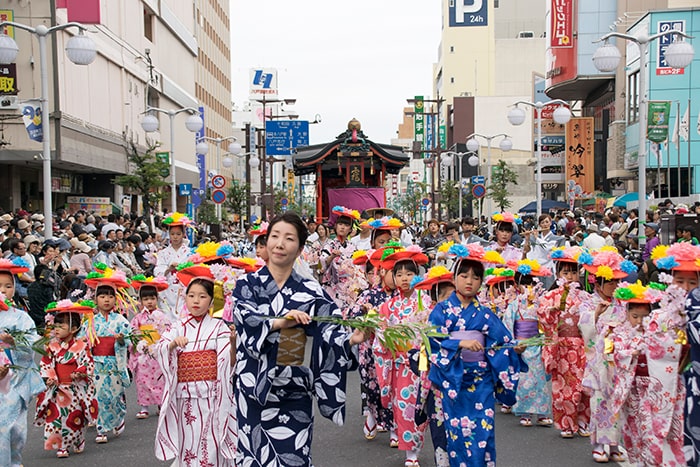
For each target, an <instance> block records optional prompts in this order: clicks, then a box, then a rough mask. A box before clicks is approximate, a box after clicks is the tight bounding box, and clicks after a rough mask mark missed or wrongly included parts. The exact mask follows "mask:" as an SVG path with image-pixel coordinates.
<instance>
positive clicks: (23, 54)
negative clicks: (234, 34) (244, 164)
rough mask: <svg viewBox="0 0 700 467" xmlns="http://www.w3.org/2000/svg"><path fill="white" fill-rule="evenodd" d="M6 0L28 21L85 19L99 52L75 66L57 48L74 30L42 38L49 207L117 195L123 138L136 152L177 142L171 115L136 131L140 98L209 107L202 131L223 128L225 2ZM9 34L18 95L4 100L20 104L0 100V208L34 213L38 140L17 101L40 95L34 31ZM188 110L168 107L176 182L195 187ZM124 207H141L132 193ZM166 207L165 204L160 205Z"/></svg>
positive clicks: (142, 106) (13, 13)
mask: <svg viewBox="0 0 700 467" xmlns="http://www.w3.org/2000/svg"><path fill="white" fill-rule="evenodd" d="M83 3H84V2H83ZM88 3H89V2H88ZM6 4H7V5H8V6H7V7H6V9H5V10H3V11H2V12H0V13H3V14H5V17H12V19H13V20H14V21H16V22H19V23H23V24H28V25H33V26H36V25H38V24H44V25H46V26H52V25H56V24H64V23H66V22H68V21H73V20H77V21H81V22H83V23H84V24H85V25H86V26H88V29H89V32H88V34H89V35H90V37H91V38H92V39H93V40H94V41H95V43H96V46H97V58H96V60H95V61H94V62H93V63H92V64H90V65H88V66H77V65H74V64H73V63H71V62H70V61H69V60H68V59H67V58H66V56H65V54H64V52H63V49H64V48H65V44H66V41H67V40H68V38H70V37H71V35H72V34H75V33H76V31H75V30H71V29H68V30H65V31H59V32H57V33H55V34H52V35H51V36H50V37H49V38H48V41H47V43H48V56H49V60H48V67H47V68H48V69H47V70H46V71H47V73H48V79H49V83H50V86H49V108H50V115H49V118H50V125H51V154H52V162H53V164H52V165H53V167H52V173H51V178H52V186H53V190H52V191H53V200H52V201H53V203H52V204H53V206H54V207H61V206H63V205H65V204H66V203H67V200H68V197H69V196H84V197H105V198H110V199H111V200H112V202H114V203H120V202H121V201H122V198H123V197H122V195H123V190H122V189H121V188H120V187H118V186H115V185H114V184H113V183H112V180H113V178H114V177H115V176H116V175H118V174H124V173H127V172H128V170H129V167H128V163H127V158H126V152H125V148H126V147H127V146H128V144H129V143H130V142H134V143H135V144H136V145H137V147H139V149H140V150H144V149H145V148H146V147H147V145H148V144H149V143H153V142H160V143H161V144H160V147H159V149H158V150H159V151H167V152H170V151H172V149H173V148H170V147H169V141H170V125H169V117H168V116H167V115H164V114H157V115H156V116H157V117H158V119H159V120H160V125H159V132H155V133H150V134H146V133H145V132H144V130H143V129H142V128H141V125H140V122H141V119H142V118H143V113H144V111H145V110H146V108H147V106H152V107H159V108H162V109H165V110H177V109H181V108H183V107H193V108H195V109H197V108H199V107H204V119H205V125H206V128H207V129H206V131H205V133H206V134H207V135H211V136H215V137H218V136H219V135H222V136H228V133H227V128H230V126H229V125H230V119H231V112H230V106H231V103H230V89H231V84H230V81H229V80H228V77H227V76H228V70H229V68H230V58H229V57H230V52H229V40H228V37H229V34H228V27H229V26H228V24H229V17H228V4H227V3H226V2H222V1H217V0H197V1H196V2H192V1H186V2H181V1H176V0H161V1H159V2H156V1H153V0H113V1H109V2H100V1H97V0H96V1H95V2H93V3H92V4H91V5H90V7H89V8H87V7H85V5H83V4H81V5H82V7H81V8H75V7H73V9H72V10H71V9H70V8H69V5H71V3H70V2H66V1H65V0H53V1H50V2H32V3H31V4H30V3H28V2H21V1H15V0H10V1H9V2H6ZM193 12H194V13H193ZM12 33H13V35H14V38H15V40H16V41H17V44H18V46H19V49H20V51H19V54H18V56H17V59H16V63H15V67H14V69H15V71H14V73H15V79H16V83H17V87H16V89H15V91H16V93H15V94H13V97H9V98H8V99H5V100H7V101H10V102H13V103H15V105H9V106H5V108H3V106H0V134H1V135H2V142H3V144H2V146H1V147H0V167H1V170H0V183H1V184H3V186H5V187H7V189H6V190H3V191H2V192H1V193H0V206H2V207H3V208H4V209H15V208H19V207H24V208H29V209H32V210H39V209H41V208H42V188H41V187H42V177H43V173H42V167H41V156H40V155H41V143H38V142H34V141H31V140H30V139H29V138H28V136H27V132H26V131H25V128H24V125H23V123H22V118H21V111H22V110H21V109H22V108H23V106H24V105H25V104H24V103H25V102H27V101H29V100H30V99H34V98H37V97H39V95H40V69H39V65H38V60H39V57H38V47H37V41H36V38H35V37H33V36H32V35H31V34H28V33H26V32H25V31H21V30H15V31H12ZM6 91H7V90H6V89H3V90H2V91H0V93H2V92H6ZM185 116H186V113H184V114H180V115H177V116H175V119H174V125H173V127H174V132H173V133H174V135H173V136H174V141H175V142H174V146H175V147H174V149H175V151H174V154H175V166H176V175H177V182H178V183H192V184H193V185H194V186H195V187H196V186H198V185H199V169H198V167H197V161H196V156H195V142H196V136H195V135H194V134H192V133H190V132H189V131H187V130H186V129H185V124H184V123H185ZM213 152H214V151H212V153H213ZM167 180H169V179H167ZM166 199H169V198H166ZM177 202H178V208H179V209H180V210H184V209H185V205H186V203H187V199H186V198H185V197H182V196H180V197H178V199H177ZM127 204H128V203H127ZM129 207H130V208H131V209H136V208H137V207H138V202H134V203H133V204H132V205H131V206H129ZM169 207H170V206H169V203H165V205H164V208H165V209H169Z"/></svg>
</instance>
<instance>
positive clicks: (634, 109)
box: [627, 70, 639, 124]
mask: <svg viewBox="0 0 700 467" xmlns="http://www.w3.org/2000/svg"><path fill="white" fill-rule="evenodd" d="M638 120H639V70H637V71H635V72H634V73H632V74H630V75H629V76H627V123H628V124H629V123H634V122H636V121H638Z"/></svg>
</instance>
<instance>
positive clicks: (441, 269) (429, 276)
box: [411, 265, 454, 290]
mask: <svg viewBox="0 0 700 467" xmlns="http://www.w3.org/2000/svg"><path fill="white" fill-rule="evenodd" d="M443 282H447V283H450V284H452V283H453V282H454V277H453V276H452V272H450V270H449V269H447V268H446V267H445V266H442V265H438V266H433V267H432V268H430V269H428V272H427V273H426V274H425V276H415V277H414V278H413V280H412V281H411V288H416V289H418V290H430V289H432V288H433V286H434V285H436V284H440V283H443Z"/></svg>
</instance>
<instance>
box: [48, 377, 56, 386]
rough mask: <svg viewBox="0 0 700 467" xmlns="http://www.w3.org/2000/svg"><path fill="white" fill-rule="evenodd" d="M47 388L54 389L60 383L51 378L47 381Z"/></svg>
mask: <svg viewBox="0 0 700 467" xmlns="http://www.w3.org/2000/svg"><path fill="white" fill-rule="evenodd" d="M46 386H48V387H50V388H54V387H56V386H58V381H56V380H55V379H53V378H49V379H47V380H46Z"/></svg>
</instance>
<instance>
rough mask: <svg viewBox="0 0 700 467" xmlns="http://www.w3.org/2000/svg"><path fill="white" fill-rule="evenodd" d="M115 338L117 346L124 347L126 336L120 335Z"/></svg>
mask: <svg viewBox="0 0 700 467" xmlns="http://www.w3.org/2000/svg"><path fill="white" fill-rule="evenodd" d="M114 338H115V339H116V341H117V344H119V345H124V334H122V333H119V334H117V335H116V336H114Z"/></svg>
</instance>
